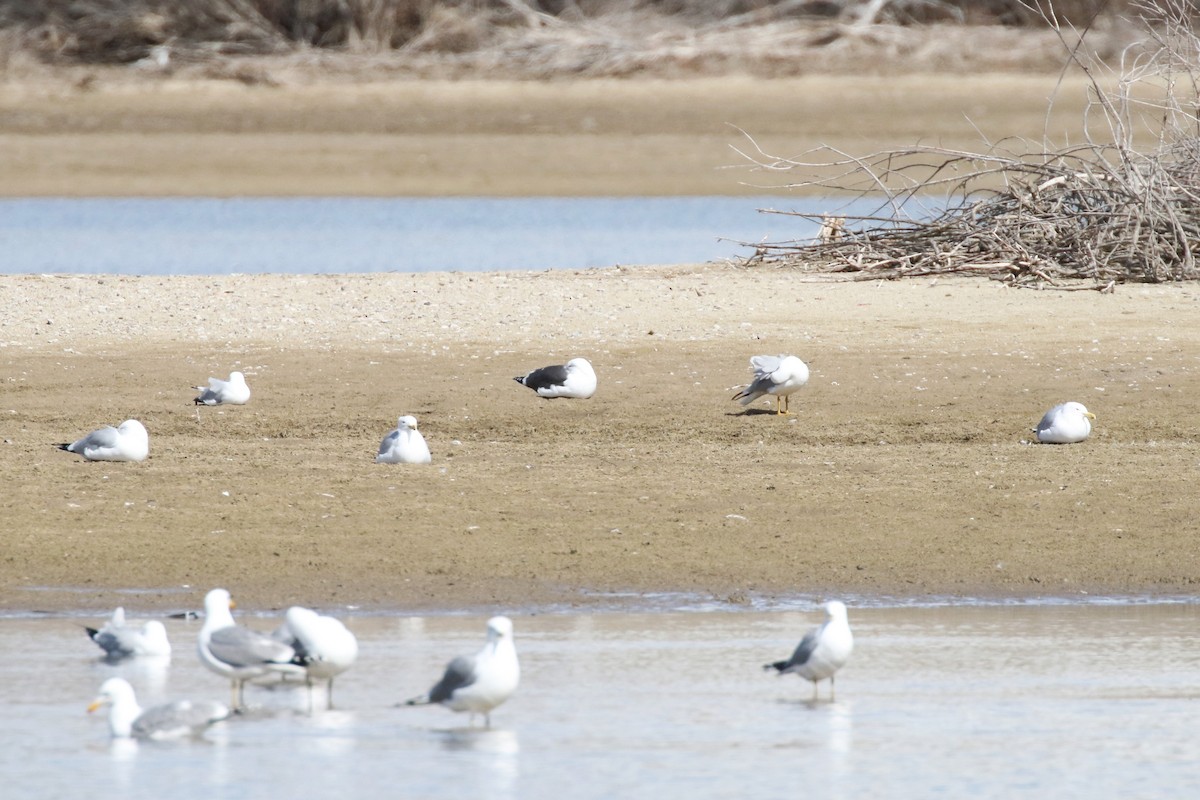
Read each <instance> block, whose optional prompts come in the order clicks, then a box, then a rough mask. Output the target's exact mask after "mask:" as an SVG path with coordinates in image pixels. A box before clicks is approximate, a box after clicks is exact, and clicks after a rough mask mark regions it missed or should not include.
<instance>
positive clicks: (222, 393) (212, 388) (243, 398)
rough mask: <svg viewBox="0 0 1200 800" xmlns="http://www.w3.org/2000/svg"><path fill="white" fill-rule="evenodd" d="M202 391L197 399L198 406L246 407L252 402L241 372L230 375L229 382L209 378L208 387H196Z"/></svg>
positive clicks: (244, 377) (248, 388) (195, 387)
mask: <svg viewBox="0 0 1200 800" xmlns="http://www.w3.org/2000/svg"><path fill="white" fill-rule="evenodd" d="M192 388H194V389H198V390H199V391H200V395H199V396H198V397H197V398H196V399H195V401H194V402H195V403H196V405H198V406H220V405H231V406H244V405H246V403H247V402H248V401H249V400H250V387H249V386H247V385H246V376H245V375H243V374H242V373H240V372H231V373H229V380H227V381H223V380H221V379H220V378H209V379H208V386H194V387H192Z"/></svg>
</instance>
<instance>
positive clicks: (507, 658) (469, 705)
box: [405, 617, 521, 728]
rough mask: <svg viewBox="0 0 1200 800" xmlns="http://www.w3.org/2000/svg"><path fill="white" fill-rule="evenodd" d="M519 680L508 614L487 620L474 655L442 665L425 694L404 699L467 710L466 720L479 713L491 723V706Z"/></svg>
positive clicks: (410, 701) (518, 665)
mask: <svg viewBox="0 0 1200 800" xmlns="http://www.w3.org/2000/svg"><path fill="white" fill-rule="evenodd" d="M520 680H521V666H520V664H518V663H517V649H516V647H514V646H513V624H512V620H510V619H509V618H508V617H492V618H491V619H489V620H488V622H487V644H485V645H484V646H483V649H482V650H480V651H479V652H478V653H477V654H475V655H474V656H459V657H458V658H456V659H454V660H453V661H451V662H450V663H449V664H448V665H447V666H446V672H445V674H443V675H442V679H441V680H440V681H438V682H437V684H436V685H435V686H434V687H433V688H432V689H430V690H429V692H428V693H427V694H423V695H421V696H420V697H414V698H412V699H411V700H408V701H406V702H405V705H409V706H421V705H428V704H430V703H441V704H442V705H444V706H445V707H446V708H448V709H450V710H451V711H468V712H470V714H471V716H470V719H469V724H474V723H475V715H476V714H483V720H484V724H485V725H486V726H487V727H489V728H490V727H491V725H492V718H491V712H492V709H493V708H495V707H496V706H498V705H500V704H501V703H503V702H504V701H505V700H507V699H508V698H510V697H512V694H513V692H515V691H516V690H517V684H518V683H519V682H520Z"/></svg>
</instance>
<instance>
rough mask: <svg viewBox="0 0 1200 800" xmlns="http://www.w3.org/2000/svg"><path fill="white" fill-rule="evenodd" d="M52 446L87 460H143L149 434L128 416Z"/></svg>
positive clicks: (147, 453) (145, 455)
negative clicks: (122, 420) (117, 422)
mask: <svg viewBox="0 0 1200 800" xmlns="http://www.w3.org/2000/svg"><path fill="white" fill-rule="evenodd" d="M55 447H57V448H58V449H59V450H66V451H67V452H68V453H78V454H79V455H81V456H83V457H84V458H85V459H87V460H88V461H145V460H146V457H147V456H149V455H150V434H148V433H146V427H145V426H144V425H142V423H140V422H138V421H137V420H136V419H127V420H125V421H124V422H122V423H121V424H120V425H118V426H117V427H115V428H114V427H113V426H111V425H105V426H104V427H103V428H100V429H99V430H95V431H92V432H91V433H89V434H88V435H87V436H85V437H83V438H82V439H76V440H75V441H73V442H71V443H70V444H57V445H55Z"/></svg>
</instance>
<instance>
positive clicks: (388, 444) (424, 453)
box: [375, 414, 433, 464]
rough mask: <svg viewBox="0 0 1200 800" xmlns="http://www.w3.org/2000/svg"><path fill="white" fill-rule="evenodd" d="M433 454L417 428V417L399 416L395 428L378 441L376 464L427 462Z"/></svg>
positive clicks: (430, 460) (431, 458) (431, 459)
mask: <svg viewBox="0 0 1200 800" xmlns="http://www.w3.org/2000/svg"><path fill="white" fill-rule="evenodd" d="M432 461H433V456H431V455H430V454H429V445H427V444H425V437H424V436H422V435H421V432H420V431H419V430H417V418H416V417H413V416H409V415H407V414H406V415H404V416H403V417H400V419H399V421H398V422H397V423H396V429H395V430H394V431H392V432H391V433H389V434H388V435H387V436H385V437H383V441H382V442H380V443H379V454H378V455H376V456H375V463H377V464H429V463H430V462H432Z"/></svg>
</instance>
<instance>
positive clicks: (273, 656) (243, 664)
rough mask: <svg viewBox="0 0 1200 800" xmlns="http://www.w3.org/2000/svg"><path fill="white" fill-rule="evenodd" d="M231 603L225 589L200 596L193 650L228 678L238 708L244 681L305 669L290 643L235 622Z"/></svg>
mask: <svg viewBox="0 0 1200 800" xmlns="http://www.w3.org/2000/svg"><path fill="white" fill-rule="evenodd" d="M233 607H234V605H233V599H232V598H231V597H230V596H229V592H228V591H226V590H225V589H213V590H212V591H210V592H209V593H208V594H207V595H206V596H205V597H204V625H203V626H202V627H201V628H200V634H199V635H198V636H197V639H196V650H197V652H198V653H199V655H200V661H201V663H203V664H204V666H206V667H208V668H209V669H210V670H212V671H213V672H215V673H217V674H218V675H221V676H224V677H226V678H229V681H230V696H231V698H232V702H231V705H232V706H233V708H234V709H235V710H238V709H241V708H242V706H243V703H242V694H243V688H244V686H245V683H246V681H248V680H250V679H252V678H261V677H264V676H267V675H276V674H278V675H303V674H305V670H304V667H302V666H300V665H299V664H297V663H295V658H296V651H295V649H294V648H292V647H291V645H288V644H285V643H284V642H281V641H279V640H278V639H275V638H273V637H271V636H268V635H267V634H265V633H259V632H258V631H254V630H251V629H249V628H245V627H242V626H241V625H238V624H237V623H235V622H234V621H233V614H232V612H231V611H230V609H232V608H233Z"/></svg>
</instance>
